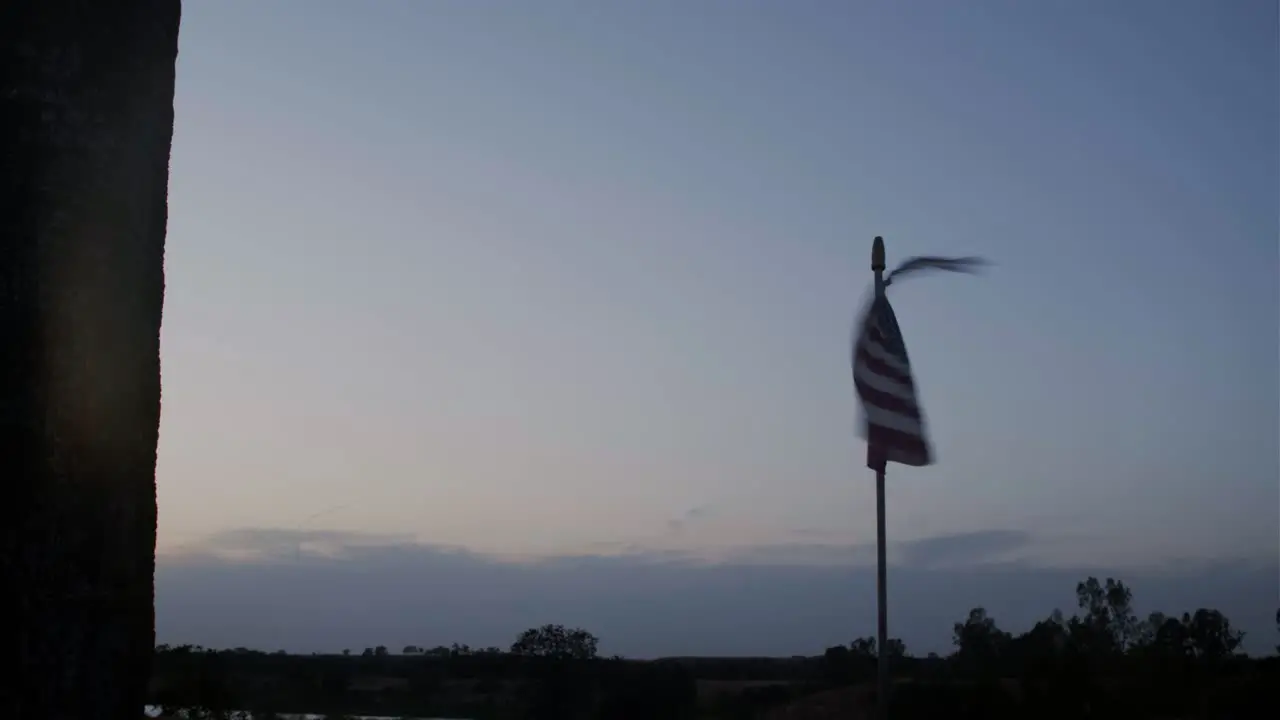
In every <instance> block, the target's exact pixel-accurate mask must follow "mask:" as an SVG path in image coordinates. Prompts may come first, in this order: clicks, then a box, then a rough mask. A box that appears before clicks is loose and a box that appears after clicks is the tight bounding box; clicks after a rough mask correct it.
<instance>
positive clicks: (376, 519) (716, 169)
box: [157, 0, 1280, 655]
mask: <svg viewBox="0 0 1280 720" xmlns="http://www.w3.org/2000/svg"><path fill="white" fill-rule="evenodd" d="M183 10H184V12H183V21H182V34H181V40H180V56H179V60H178V83H177V95H176V99H175V105H176V126H175V132H174V140H173V153H172V161H171V176H170V220H169V229H168V242H167V252H166V278H167V279H166V283H167V290H166V303H165V316H164V329H163V335H162V351H161V352H162V364H163V393H164V399H163V417H162V423H161V431H160V446H159V460H158V466H157V482H158V496H159V504H160V528H159V540H158V553H159V556H160V565H159V570H158V578H157V583H158V590H157V593H158V594H157V608H158V609H157V611H158V613H159V618H158V623H159V624H158V631H159V633H160V641H162V642H163V641H173V642H179V641H192V642H201V643H202V644H206V645H214V646H233V645H254V644H255V643H254V642H252V641H254V640H258V641H261V642H270V643H272V644H276V645H280V646H282V647H286V648H289V649H302V650H323V649H339V647H340V646H356V645H361V644H363V645H371V644H378V643H385V644H388V645H391V646H396V645H399V644H419V645H422V644H427V645H434V644H447V643H449V642H454V641H457V642H468V643H470V644H475V645H487V644H498V645H505V644H506V643H508V642H509V639H508V638H514V636H515V635H516V634H517V633H518V632H519V631H520V630H522V629H524V628H525V627H528V626H529V625H532V624H540V623H541V622H564V623H569V624H583V625H587V626H589V625H591V624H592V623H595V625H596V626H597V627H589V628H588V629H592V630H595V631H596V632H597V634H599V635H601V641H602V642H601V645H602V648H603V649H606V650H608V651H610V652H620V653H623V654H659V655H660V654H680V653H694V654H717V653H725V654H733V653H775V652H776V653H785V654H790V653H791V652H818V651H820V650H821V649H822V648H823V647H826V646H827V645H830V644H835V643H837V642H842V641H843V642H847V641H848V640H849V639H851V638H852V637H855V636H858V635H867V634H872V633H873V632H874V622H875V616H874V597H875V595H874V583H873V582H872V580H871V579H870V578H872V577H873V574H872V570H871V569H869V565H873V564H874V542H875V493H874V479H873V475H872V473H871V471H869V470H867V469H866V468H865V462H864V460H865V448H864V445H863V443H862V441H861V440H860V439H859V438H858V436H857V418H858V415H857V405H856V399H855V396H854V392H853V385H852V381H851V377H850V368H849V343H850V336H851V328H852V325H853V322H854V316H855V314H856V313H857V311H858V309H859V307H860V306H861V303H862V301H863V299H864V297H865V294H866V293H867V292H868V287H869V283H870V280H871V273H870V270H869V252H870V245H871V238H872V237H873V236H875V235H883V236H884V237H885V239H886V246H887V250H888V255H889V262H890V265H891V266H892V265H893V264H895V263H896V262H897V261H900V260H902V259H905V258H907V257H909V256H912V255H919V254H936V255H971V254H972V255H981V256H984V257H986V258H988V259H989V260H990V261H991V262H992V263H993V265H992V266H991V267H990V268H989V269H988V270H987V271H986V272H985V273H984V274H983V275H981V276H979V277H966V276H946V275H943V276H933V277H924V278H920V279H914V278H913V279H910V280H905V281H903V282H902V283H901V284H900V285H895V286H894V287H893V288H892V290H891V298H892V300H893V302H894V306H895V309H896V311H897V315H898V318H899V321H900V323H901V325H902V329H903V333H904V335H905V338H906V342H907V346H908V348H909V350H910V353H911V359H912V365H913V369H914V371H915V374H916V381H917V386H918V388H919V389H920V394H921V401H922V403H923V406H924V410H925V413H926V417H927V423H928V428H929V431H930V435H931V441H932V443H933V445H934V449H935V452H936V456H937V460H938V462H937V464H936V465H934V466H931V467H926V468H906V467H900V466H896V465H893V466H890V469H889V473H888V493H887V494H888V498H887V505H888V513H887V519H888V532H889V537H890V546H889V559H890V563H891V566H892V571H891V575H890V605H891V620H890V622H891V634H895V635H901V636H902V637H903V638H904V639H906V640H907V641H908V645H909V646H911V647H913V648H920V649H930V650H937V651H940V652H941V651H945V650H946V647H947V646H948V645H949V642H950V623H951V622H952V621H954V620H956V619H960V618H962V617H963V616H964V614H965V613H966V612H967V610H968V609H969V607H972V606H973V605H974V604H985V605H986V606H987V607H988V608H989V609H992V610H993V612H994V610H996V609H999V608H1004V609H1005V611H1006V615H1007V616H1008V617H1009V624H1011V625H1015V626H1016V625H1017V624H1018V623H1020V622H1022V623H1025V624H1029V623H1030V622H1031V621H1033V620H1034V619H1035V618H1037V617H1041V616H1043V615H1047V613H1048V612H1049V611H1050V610H1051V609H1052V608H1053V607H1062V608H1064V609H1065V610H1068V611H1070V610H1072V609H1074V597H1073V593H1072V590H1073V588H1074V584H1075V582H1076V581H1077V580H1079V579H1081V578H1083V577H1084V573H1086V572H1091V573H1095V574H1108V573H1112V574H1116V575H1117V576H1118V577H1121V578H1122V579H1128V578H1133V581H1132V584H1133V585H1134V586H1135V588H1134V590H1135V595H1136V596H1137V598H1138V599H1139V605H1140V606H1142V607H1149V608H1150V609H1156V607H1157V606H1158V607H1159V609H1162V610H1166V611H1175V610H1176V611H1180V610H1193V609H1195V607H1199V606H1200V605H1201V604H1210V603H1217V605H1213V606H1216V607H1220V608H1221V609H1223V610H1224V611H1226V612H1227V614H1228V615H1229V616H1230V617H1232V619H1233V620H1234V621H1235V622H1236V623H1237V624H1238V625H1241V626H1243V627H1245V628H1246V629H1248V630H1249V631H1250V633H1251V637H1252V640H1251V641H1250V642H1256V643H1258V645H1257V647H1260V648H1267V647H1269V646H1270V645H1273V644H1274V640H1272V639H1271V637H1272V636H1274V633H1275V628H1274V622H1273V620H1272V618H1273V614H1274V610H1275V608H1276V606H1278V605H1280V279H1278V277H1280V276H1278V270H1280V210H1278V207H1280V133H1278V131H1277V128H1280V41H1278V40H1277V37H1278V35H1277V28H1278V27H1280V16H1278V11H1277V5H1276V3H1275V2H1263V1H1261V0H1238V1H1237V2H1231V3H1212V2H1207V1H1201V0H1128V1H1127V2H1124V3H1115V2H1107V1H1106V0H1079V1H1077V2H1072V3H1049V2H1039V3H1025V2H1014V1H1013V0H1007V1H1006V0H984V1H983V2H981V3H953V2H945V1H944V0H922V1H921V2H914V3H890V2H871V1H870V0H868V1H866V2H856V3H848V2H819V1H817V0H812V1H807V2H776V1H772V2H766V1H764V0H758V1H738V2H730V1H729V0H707V1H705V2H697V3H690V2H685V1H683V0H649V1H647V2H643V3H639V2H632V3H597V2H587V1H586V0H578V1H569V0H545V1H542V2H538V3H521V2H497V1H496V0H495V1H493V2H462V1H461V0H433V1H432V2H421V1H414V0H382V1H380V2H377V3H355V2H347V1H344V0H310V1H308V2H305V3H304V2H301V1H300V0H294V1H292V2H284V1H283V0H282V1H280V2H273V3H260V2H254V1H252V0H220V1H218V2H215V1H214V0H187V2H185V3H184V8H183ZM895 583H896V584H895ZM1144 583H1145V585H1144ZM894 588H898V589H897V590H895V589H894ZM953 588H968V589H966V590H963V591H961V590H959V589H957V590H955V591H954V592H951V591H950V589H953ZM747 596H749V597H750V598H751V599H750V600H747V599H744V598H745V597H747ZM481 598H484V599H481ZM215 600H216V602H215ZM1179 603H1181V604H1179ZM729 607H732V608H733V610H732V611H729V610H727V609H726V608H729ZM289 608H293V609H292V610H289ZM1232 610H1234V611H1235V614H1233V613H1232ZM286 612H288V613H289V614H290V619H289V620H288V621H287V622H283V624H280V622H282V621H278V620H277V618H279V617H280V614H281V613H286ZM1028 613H1030V614H1029V615H1028ZM1068 614H1069V613H1068ZM995 615H996V618H997V621H1001V615H1000V614H999V613H998V612H997V613H995ZM893 618H901V620H900V621H897V624H895V620H894V619H893ZM267 628H277V629H276V630H271V631H269V630H267ZM747 628H753V629H752V630H751V632H749V633H744V629H747ZM449 633H454V635H449ZM610 633H612V635H611V634H610ZM459 634H460V635H465V637H463V636H458V635H459ZM362 638H367V640H366V639H362ZM363 645H362V646H363Z"/></svg>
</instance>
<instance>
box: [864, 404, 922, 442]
mask: <svg viewBox="0 0 1280 720" xmlns="http://www.w3.org/2000/svg"><path fill="white" fill-rule="evenodd" d="M863 409H864V411H865V412H866V414H867V423H868V424H869V425H879V426H880V427H885V428H889V429H890V430H897V431H898V432H904V433H909V434H911V435H916V436H918V437H922V438H923V437H924V426H923V425H922V424H921V422H920V421H919V420H918V419H917V418H913V417H911V416H909V415H903V414H902V413H896V412H894V411H892V410H886V409H884V408H882V407H879V406H876V405H872V404H870V403H863Z"/></svg>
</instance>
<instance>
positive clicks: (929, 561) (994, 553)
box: [896, 530, 1033, 567]
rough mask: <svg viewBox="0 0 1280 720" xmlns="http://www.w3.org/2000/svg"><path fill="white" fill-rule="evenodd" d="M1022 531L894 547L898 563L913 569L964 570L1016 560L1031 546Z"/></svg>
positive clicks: (942, 538) (959, 535) (966, 535)
mask: <svg viewBox="0 0 1280 720" xmlns="http://www.w3.org/2000/svg"><path fill="white" fill-rule="evenodd" d="M1032 539H1033V538H1032V535H1031V533H1028V532H1025V531H1022V530H978V531H975V532H962V533H951V534H948V535H938V536H935V537H927V538H921V539H919V540H909V541H907V542H900V543H897V545H896V549H897V552H898V553H899V555H900V558H901V561H902V562H903V564H905V565H909V566H912V567H940V566H951V567H955V566H963V565H972V564H977V563H987V562H997V561H1004V560H1011V559H1019V558H1018V556H1017V552H1018V551H1019V550H1024V549H1026V548H1027V547H1028V546H1029V545H1030V544H1031V542H1032Z"/></svg>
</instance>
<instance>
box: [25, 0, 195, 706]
mask: <svg viewBox="0 0 1280 720" xmlns="http://www.w3.org/2000/svg"><path fill="white" fill-rule="evenodd" d="M179 16H180V3H179V0H110V1H107V0H0V597H3V600H0V602H3V603H4V607H5V608H6V609H7V612H4V613H3V616H2V621H0V622H2V624H0V657H3V659H4V660H5V661H6V662H5V667H7V668H9V669H8V670H5V671H4V672H5V677H4V680H3V682H0V718H5V719H6V720H7V719H8V718H14V719H15V720H108V719H109V720H126V719H127V720H138V718H140V717H141V716H142V708H143V705H144V703H145V701H146V691H147V684H148V681H149V675H150V665H151V655H152V650H153V646H154V642H155V609H154V574H155V538H156V495H155V464H156V441H157V439H158V434H159V425H160V316H161V308H162V306H163V301H164V238H165V223H166V220H167V216H168V208H167V200H166V196H167V191H168V180H169V167H168V166H169V145H170V141H171V139H172V136H173V91H174V65H175V62H176V59H177V52H178V20H179Z"/></svg>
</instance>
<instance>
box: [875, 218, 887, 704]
mask: <svg viewBox="0 0 1280 720" xmlns="http://www.w3.org/2000/svg"><path fill="white" fill-rule="evenodd" d="M871 270H872V272H874V273H875V275H876V298H877V299H879V298H880V297H881V296H883V295H884V238H882V237H880V236H879V235H877V236H876V239H875V240H874V241H873V242H872V243H871ZM877 464H878V465H879V467H878V468H876V649H877V652H878V657H877V660H876V715H877V716H878V717H879V718H880V720H886V719H887V718H888V717H889V652H888V648H887V647H886V646H887V645H888V644H889V609H888V605H889V602H888V591H887V576H888V574H889V573H888V562H887V561H886V559H885V555H886V552H885V546H886V543H885V529H884V525H885V517H884V470H885V465H887V464H888V463H887V462H878V463H877Z"/></svg>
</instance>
